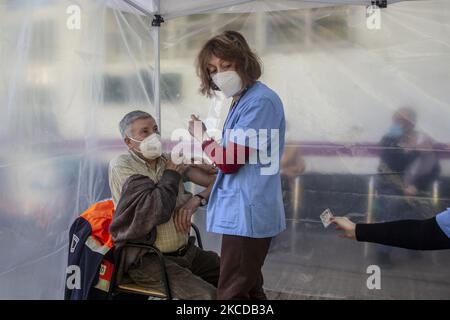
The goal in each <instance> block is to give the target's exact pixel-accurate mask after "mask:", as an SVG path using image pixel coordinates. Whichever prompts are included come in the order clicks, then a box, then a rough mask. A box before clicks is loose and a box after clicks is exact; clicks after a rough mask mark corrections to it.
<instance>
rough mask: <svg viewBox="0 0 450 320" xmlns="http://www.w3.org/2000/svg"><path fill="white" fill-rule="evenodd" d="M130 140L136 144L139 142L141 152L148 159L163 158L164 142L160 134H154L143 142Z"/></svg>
mask: <svg viewBox="0 0 450 320" xmlns="http://www.w3.org/2000/svg"><path fill="white" fill-rule="evenodd" d="M129 138H130V139H131V140H133V141H135V142H139V151H140V152H141V153H142V155H143V156H144V157H145V158H146V159H148V160H154V159H156V158H159V157H160V156H161V154H162V142H161V136H160V135H159V134H157V133H153V134H151V135H149V136H148V137H147V138H145V139H144V140H141V141H139V140H136V139H133V138H131V137H129Z"/></svg>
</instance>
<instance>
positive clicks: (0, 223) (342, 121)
mask: <svg viewBox="0 0 450 320" xmlns="http://www.w3.org/2000/svg"><path fill="white" fill-rule="evenodd" d="M72 5H78V6H79V7H80V8H81V28H80V29H79V30H78V29H75V30H71V29H68V28H67V18H68V17H69V14H68V13H67V11H66V10H67V8H68V7H69V6H72ZM252 5H253V10H249V11H251V13H241V12H235V13H207V14H198V15H190V16H186V17H179V18H174V19H171V20H169V21H167V22H166V23H164V24H162V26H161V47H160V49H161V83H160V84H161V102H162V105H161V112H162V113H161V120H162V134H163V138H164V141H165V146H166V148H167V150H169V149H170V147H171V146H173V145H174V144H175V143H176V142H174V141H171V137H172V133H173V132H175V131H177V129H180V128H181V129H185V128H186V126H187V121H188V119H189V116H190V114H192V113H194V114H198V115H199V116H200V117H201V118H202V119H203V120H205V122H206V123H207V124H208V129H209V130H210V131H211V132H216V133H217V132H220V129H221V126H222V124H223V120H224V117H225V116H226V112H227V109H228V106H229V103H230V101H227V100H225V99H223V97H221V96H220V95H219V96H217V97H215V98H214V99H211V100H208V99H206V98H205V97H202V96H201V95H200V94H199V92H198V87H199V80H198V78H197V77H196V75H195V68H194V63H195V56H196V54H197V52H198V51H199V49H200V47H201V45H202V44H203V43H204V41H205V40H207V39H208V38H210V37H211V36H213V35H215V34H217V33H220V32H221V31H223V30H229V29H231V30H237V31H240V32H241V33H243V34H244V35H245V37H246V38H247V39H248V41H249V43H250V45H251V46H252V47H253V48H254V49H255V51H256V52H257V53H258V54H259V56H260V57H261V60H262V61H263V65H264V74H263V77H262V79H261V81H263V82H264V83H266V84H267V85H269V86H270V87H271V88H273V89H274V90H275V91H277V92H278V94H279V95H280V97H281V99H282V100H283V102H284V106H285V113H286V119H287V129H288V132H287V137H286V139H287V148H286V152H285V155H284V157H285V158H284V159H283V164H282V168H281V169H282V173H283V190H284V200H285V209H286V218H287V230H286V231H285V232H283V233H282V234H281V235H279V236H278V237H277V238H275V239H274V240H273V242H272V247H271V250H270V253H269V256H268V258H267V260H266V264H265V266H264V274H265V287H266V289H267V290H268V292H269V297H272V298H289V299H297V298H311V297H317V298H363V299H372V298H389V299H415V298H450V269H449V268H448V266H449V262H450V257H449V254H448V252H445V251H441V252H437V251H436V252H420V253H414V252H412V251H409V250H403V249H392V248H387V247H381V246H378V245H371V244H363V243H358V242H353V241H350V240H343V239H338V238H337V232H336V231H335V230H333V228H331V227H329V228H327V229H325V228H324V227H323V226H322V224H321V223H320V220H319V215H320V213H321V212H322V211H323V210H324V209H325V208H330V209H331V210H332V211H333V212H334V213H335V214H336V215H346V216H348V217H350V218H351V219H352V220H353V221H356V222H367V221H368V222H376V221H385V220H394V219H404V218H413V219H416V218H417V219H420V218H425V217H431V216H433V215H435V214H436V213H438V212H440V211H442V210H443V209H444V208H446V207H449V206H450V205H449V202H450V199H449V194H450V162H449V161H450V156H449V142H450V137H449V134H448V123H449V120H450V108H449V103H450V91H449V90H448V83H449V81H450V63H449V61H450V42H449V37H448V34H450V26H449V24H448V20H449V17H450V2H448V1H447V0H430V1H405V2H400V3H396V4H392V5H389V7H388V8H387V9H383V10H382V12H381V21H380V23H381V24H380V29H377V30H370V29H369V28H368V27H367V26H368V24H367V21H366V13H367V12H366V8H365V7H364V6H327V7H323V8H307V9H301V10H289V11H269V12H266V10H264V9H263V8H264V2H255V3H253V4H252ZM259 6H260V7H259ZM258 8H261V10H259V9H258ZM0 15H1V17H0V44H1V45H0V70H2V71H1V73H0V82H1V85H0V132H1V144H0V150H1V151H0V176H1V178H0V189H1V192H0V197H1V199H0V252H1V256H0V298H2V299H15V298H22V299H60V298H62V297H63V291H64V282H65V269H66V261H67V251H68V242H69V239H68V231H69V227H70V225H71V224H72V222H73V221H74V219H75V218H76V217H77V216H78V215H79V214H80V213H81V212H83V211H84V210H85V209H86V208H87V207H88V206H89V205H91V204H92V203H94V202H96V201H99V200H101V199H104V198H107V197H109V196H110V191H109V187H108V176H107V165H108V161H109V160H110V159H111V158H113V157H114V156H115V155H117V154H120V153H123V152H127V151H126V148H125V146H124V144H123V142H122V141H121V139H120V134H119V131H118V122H119V121H120V119H121V117H122V116H123V115H124V114H125V113H127V112H129V111H131V110H135V109H142V110H146V111H148V112H150V113H152V114H154V113H155V106H154V104H153V78H154V73H153V71H154V58H155V57H154V52H155V45H154V40H153V39H155V36H154V35H155V31H154V30H150V28H149V26H150V25H151V21H150V20H151V18H149V17H146V16H144V15H140V14H137V13H130V12H124V11H121V10H119V9H113V8H111V7H110V6H109V4H108V3H107V2H104V1H73V2H72V1H61V0H59V1H28V0H27V1H25V0H24V1H20V0H14V1H4V0H3V1H1V2H0ZM406 106H407V107H410V108H412V109H414V110H415V111H416V113H417V124H416V130H417V131H418V132H420V133H421V134H422V135H421V136H422V137H426V138H424V139H426V140H427V141H433V143H432V144H431V145H430V144H428V145H427V146H426V147H423V148H419V147H417V148H415V149H416V153H417V154H419V155H423V156H422V157H420V161H418V162H414V165H413V166H410V167H408V172H409V173H410V175H411V176H416V177H418V176H420V178H421V181H426V182H427V183H422V184H421V185H420V186H419V185H417V188H416V189H417V192H416V193H412V194H411V195H410V196H406V195H405V194H407V190H404V189H402V188H399V189H396V188H395V186H392V185H391V184H389V181H386V179H384V178H385V177H386V175H383V174H380V173H379V165H380V157H381V156H382V155H383V152H385V151H388V150H389V148H388V147H383V146H382V145H380V141H381V139H382V137H383V136H385V135H386V134H387V133H388V132H389V131H390V127H391V124H392V117H393V115H394V113H395V112H396V110H398V109H399V108H401V107H406ZM431 139H432V140H431ZM417 150H418V151H417ZM437 168H439V170H436V169H437ZM401 179H403V178H401ZM401 181H403V180H401ZM383 183H384V186H385V187H382V186H383ZM187 187H189V188H190V189H191V190H193V191H195V190H199V187H196V186H192V185H190V184H187ZM410 191H411V190H408V192H410ZM204 220H205V212H204V210H199V212H198V213H197V214H196V216H195V218H194V221H195V222H196V223H197V224H198V225H199V226H200V227H201V229H202V234H203V238H204V244H205V246H206V247H207V248H211V249H214V250H218V249H219V248H220V236H219V235H216V234H209V233H206V231H205V223H204ZM370 265H379V266H380V268H381V289H380V290H370V289H368V288H367V286H366V281H367V278H368V277H369V274H367V268H368V267H369V266H370Z"/></svg>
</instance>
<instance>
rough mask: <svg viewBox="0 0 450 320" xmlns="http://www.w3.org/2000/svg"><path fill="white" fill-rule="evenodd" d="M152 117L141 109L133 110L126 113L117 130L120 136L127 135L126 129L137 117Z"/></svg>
mask: <svg viewBox="0 0 450 320" xmlns="http://www.w3.org/2000/svg"><path fill="white" fill-rule="evenodd" d="M148 118H150V119H154V118H153V117H152V116H151V115H150V114H149V113H147V112H145V111H141V110H135V111H131V112H129V113H127V114H126V115H125V116H124V117H123V118H122V120H120V122H119V130H120V134H121V135H122V138H125V137H127V136H128V130H129V129H130V126H131V124H132V123H133V122H135V121H136V120H138V119H148Z"/></svg>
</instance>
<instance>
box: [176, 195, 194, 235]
mask: <svg viewBox="0 0 450 320" xmlns="http://www.w3.org/2000/svg"><path fill="white" fill-rule="evenodd" d="M199 206H200V199H199V198H198V197H192V198H191V199H190V200H189V201H188V202H186V203H185V204H184V205H183V206H182V207H181V208H180V209H179V210H178V211H177V212H176V213H175V215H174V218H173V222H174V223H175V229H176V230H177V232H182V233H189V231H190V230H191V219H192V216H193V215H194V213H195V211H197V209H198V207H199Z"/></svg>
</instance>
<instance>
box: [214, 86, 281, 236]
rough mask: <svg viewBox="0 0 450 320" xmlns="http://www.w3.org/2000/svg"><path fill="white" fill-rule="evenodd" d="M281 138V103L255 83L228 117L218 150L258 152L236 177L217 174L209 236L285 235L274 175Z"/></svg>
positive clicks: (277, 176) (277, 174)
mask: <svg viewBox="0 0 450 320" xmlns="http://www.w3.org/2000/svg"><path fill="white" fill-rule="evenodd" d="M239 132H240V133H245V135H244V137H245V139H244V138H242V134H241V135H239ZM284 135H285V118H284V110H283V104H282V102H281V100H280V98H279V97H278V95H277V94H276V93H275V92H274V91H273V90H271V89H270V88H268V87H267V86H265V85H264V84H262V83H261V82H259V81H257V82H255V83H254V84H253V85H252V86H251V87H250V88H248V90H247V91H246V92H245V94H244V95H243V96H242V97H241V99H240V100H239V102H238V103H237V105H236V106H234V108H233V109H232V110H231V111H230V113H229V115H228V118H227V120H226V121H225V124H224V132H223V136H222V146H224V147H225V146H226V145H227V144H228V141H232V142H234V143H237V144H240V145H245V146H247V147H250V148H253V149H257V150H258V151H257V152H255V151H254V152H253V153H252V155H251V157H250V159H249V160H248V161H247V162H246V163H245V165H244V166H242V167H241V168H240V169H239V171H238V172H236V173H233V174H224V173H223V172H221V171H220V170H219V173H218V174H217V178H216V182H215V184H214V186H213V188H212V190H211V195H210V198H209V203H208V211H207V230H208V231H209V232H215V233H220V234H227V235H238V236H245V237H252V238H268V237H273V236H276V235H277V234H279V233H280V232H282V231H283V230H284V229H286V221H285V214H284V205H283V197H282V192H281V179H280V171H279V169H280V168H279V167H280V160H281V156H282V154H283V150H284Z"/></svg>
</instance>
